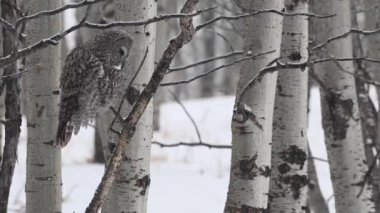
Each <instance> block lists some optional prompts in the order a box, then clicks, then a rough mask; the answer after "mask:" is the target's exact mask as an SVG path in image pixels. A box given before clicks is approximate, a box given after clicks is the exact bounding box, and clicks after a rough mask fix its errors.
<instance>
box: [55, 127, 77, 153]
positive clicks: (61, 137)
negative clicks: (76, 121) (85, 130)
mask: <svg viewBox="0 0 380 213" xmlns="http://www.w3.org/2000/svg"><path fill="white" fill-rule="evenodd" d="M73 129H74V126H73V125H72V124H71V122H60V123H59V125H58V130H57V136H56V139H55V141H54V144H53V146H54V147H64V146H66V145H67V144H68V143H69V141H70V138H71V135H72V134H73Z"/></svg>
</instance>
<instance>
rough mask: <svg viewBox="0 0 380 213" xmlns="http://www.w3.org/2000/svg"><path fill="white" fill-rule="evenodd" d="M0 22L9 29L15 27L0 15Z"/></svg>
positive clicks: (12, 29)
mask: <svg viewBox="0 0 380 213" xmlns="http://www.w3.org/2000/svg"><path fill="white" fill-rule="evenodd" d="M0 23H1V24H3V26H4V27H5V28H6V29H8V30H10V31H15V30H16V28H15V27H14V26H13V25H12V24H11V23H9V22H8V21H7V20H5V19H3V18H1V17H0Z"/></svg>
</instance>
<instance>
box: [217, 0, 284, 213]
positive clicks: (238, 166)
mask: <svg viewBox="0 0 380 213" xmlns="http://www.w3.org/2000/svg"><path fill="white" fill-rule="evenodd" d="M235 3H237V5H238V6H239V7H241V8H242V9H243V10H244V11H251V10H261V9H275V10H279V11H281V10H282V9H283V7H284V3H283V1H281V0H267V1H261V0H255V1H248V0H241V1H238V0H236V1H235ZM282 20H283V17H282V16H278V15H275V14H261V15H258V16H255V17H253V18H247V19H246V20H245V21H244V31H243V39H244V51H245V53H246V54H247V53H248V52H252V54H256V53H260V52H267V51H271V50H274V51H275V52H273V53H270V54H266V55H265V56H263V57H260V58H257V59H256V60H253V61H247V62H245V63H243V64H242V67H241V71H240V79H239V83H238V91H237V94H240V92H241V90H242V88H243V87H244V86H245V85H246V84H247V82H248V81H249V80H250V79H252V78H253V76H254V75H255V74H257V72H258V71H259V70H260V69H261V68H263V67H265V66H267V65H268V63H270V62H271V61H272V60H274V59H275V58H278V57H279V55H280V51H279V49H280V45H281V33H282ZM276 77H277V74H268V75H266V76H265V77H264V78H263V79H262V80H261V81H257V82H256V84H255V85H254V86H253V87H252V88H250V89H249V91H248V92H247V93H246V95H245V97H243V99H242V100H241V102H240V103H236V105H237V106H238V105H243V106H244V109H242V107H238V108H237V109H236V111H235V113H234V118H233V119H232V124H231V128H232V160H231V174H230V183H229V189H228V195H227V202H226V205H225V209H224V211H225V212H266V211H267V204H268V188H269V176H270V170H271V169H270V168H271V167H270V166H271V162H270V157H271V139H272V115H273V104H274V95H275V86H276ZM252 113H253V115H254V116H256V118H255V117H254V116H252ZM242 118H243V119H242ZM244 118H248V119H244ZM256 121H257V122H256Z"/></svg>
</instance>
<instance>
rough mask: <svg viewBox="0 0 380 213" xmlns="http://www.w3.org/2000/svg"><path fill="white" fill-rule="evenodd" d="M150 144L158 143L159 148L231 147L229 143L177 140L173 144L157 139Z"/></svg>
mask: <svg viewBox="0 0 380 213" xmlns="http://www.w3.org/2000/svg"><path fill="white" fill-rule="evenodd" d="M152 144H155V145H158V146H160V147H161V148H172V147H179V146H188V147H199V146H203V147H207V148H210V149H231V148H232V147H231V145H218V144H210V143H205V142H202V143H199V142H178V143H175V144H165V143H162V142H158V141H152Z"/></svg>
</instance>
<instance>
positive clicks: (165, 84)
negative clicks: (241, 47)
mask: <svg viewBox="0 0 380 213" xmlns="http://www.w3.org/2000/svg"><path fill="white" fill-rule="evenodd" d="M274 51H275V50H272V51H268V52H265V53H258V54H256V55H251V56H246V57H244V58H241V59H238V60H236V61H233V62H231V63H227V64H223V65H220V66H218V67H215V68H214V69H212V70H209V71H207V72H204V73H202V74H200V75H197V76H195V77H193V78H190V79H188V80H183V81H176V82H168V83H162V84H161V86H162V87H165V86H173V85H179V84H188V83H190V82H192V81H195V80H197V79H200V78H203V77H205V76H208V75H210V74H211V73H214V72H216V71H218V70H220V69H223V68H226V67H230V66H233V65H235V64H238V63H240V62H243V61H246V60H253V59H255V58H257V57H259V56H262V55H265V54H268V53H272V52H274Z"/></svg>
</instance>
